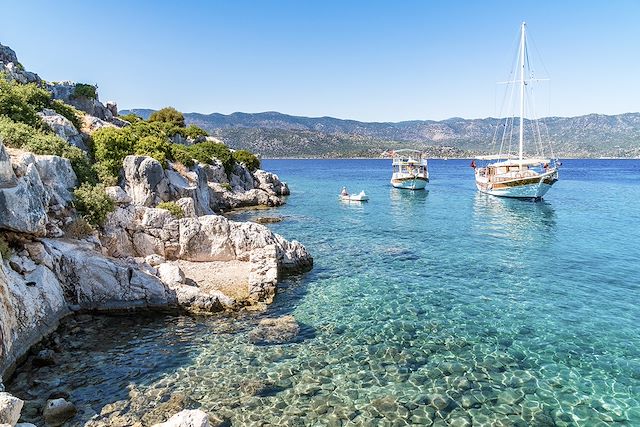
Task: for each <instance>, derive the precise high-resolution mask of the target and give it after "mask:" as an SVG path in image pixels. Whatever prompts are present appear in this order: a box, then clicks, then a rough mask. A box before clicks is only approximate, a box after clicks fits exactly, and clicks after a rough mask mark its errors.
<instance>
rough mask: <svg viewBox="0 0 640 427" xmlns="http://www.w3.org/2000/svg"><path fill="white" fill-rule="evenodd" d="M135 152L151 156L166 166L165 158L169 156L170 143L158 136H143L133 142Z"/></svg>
mask: <svg viewBox="0 0 640 427" xmlns="http://www.w3.org/2000/svg"><path fill="white" fill-rule="evenodd" d="M134 149H135V154H137V155H139V156H149V157H153V158H154V159H156V160H157V161H159V162H160V163H161V164H162V167H163V168H166V167H167V158H171V144H170V143H169V142H167V141H166V139H163V138H160V137H158V136H145V137H144V138H142V139H140V140H139V141H137V142H136V143H135V144H134Z"/></svg>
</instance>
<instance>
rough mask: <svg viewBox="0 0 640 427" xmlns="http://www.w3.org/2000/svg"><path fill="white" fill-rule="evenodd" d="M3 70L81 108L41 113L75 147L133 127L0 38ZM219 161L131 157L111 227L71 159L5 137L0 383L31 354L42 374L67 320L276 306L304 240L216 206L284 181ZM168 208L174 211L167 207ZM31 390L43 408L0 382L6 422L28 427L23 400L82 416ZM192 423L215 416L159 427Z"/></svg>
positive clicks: (253, 201)
mask: <svg viewBox="0 0 640 427" xmlns="http://www.w3.org/2000/svg"><path fill="white" fill-rule="evenodd" d="M0 71H2V72H4V73H5V75H7V76H8V78H9V79H12V80H13V81H16V82H18V83H20V84H27V83H31V84H36V85H40V86H46V87H47V89H48V90H49V92H50V93H51V94H52V96H53V98H54V99H56V100H60V101H62V102H65V103H69V104H72V105H73V106H74V107H75V108H77V109H79V110H81V111H82V112H83V127H82V129H79V128H77V127H76V126H74V124H73V123H72V122H71V121H69V120H68V119H67V118H65V117H64V116H62V115H61V114H58V113H56V112H55V111H53V110H51V109H44V110H43V111H42V112H41V113H39V117H40V119H41V120H42V122H43V123H44V124H45V125H46V126H48V127H49V128H50V129H51V130H52V131H53V132H54V133H55V134H56V135H57V136H58V137H60V138H61V139H63V140H64V141H66V142H67V143H68V144H70V145H71V146H74V147H78V148H80V149H81V150H87V149H88V145H89V144H88V142H89V141H90V139H91V132H93V131H95V130H97V129H100V128H104V127H113V128H119V127H123V126H128V125H129V123H128V122H126V121H124V120H122V119H120V118H119V117H118V116H117V106H116V104H115V103H107V105H106V106H105V105H103V104H102V103H101V102H100V101H99V100H98V98H97V95H96V96H95V98H94V99H88V98H86V97H85V98H77V97H74V93H73V89H74V88H77V85H76V84H75V83H71V82H63V83H47V84H46V85H45V83H44V82H43V81H42V80H41V79H40V77H39V76H38V75H37V74H35V73H31V72H27V71H24V68H23V67H22V66H21V65H20V64H19V63H18V62H17V58H16V57H15V53H14V52H13V51H12V50H11V49H9V48H6V47H5V46H2V45H0ZM175 137H176V138H178V139H180V138H182V137H181V136H180V135H179V134H176V135H175ZM183 139H184V138H183ZM178 143H185V144H192V143H194V142H193V141H189V140H184V141H182V140H181V141H178ZM217 143H219V141H218V142H216V144H217ZM211 160H212V159H209V161H208V163H206V164H205V163H201V162H195V163H194V164H193V165H190V166H185V165H184V164H182V163H179V162H173V161H168V162H166V163H165V164H163V163H161V162H160V161H158V160H156V159H155V158H153V157H149V156H145V155H128V156H126V157H124V161H123V163H122V167H121V168H120V171H121V172H120V176H119V179H118V185H115V186H108V187H106V188H105V189H104V192H105V193H106V195H107V196H108V198H109V199H110V200H111V202H110V203H111V204H112V205H113V206H114V209H113V211H112V212H110V213H108V215H107V216H106V221H104V223H103V224H101V225H100V226H99V227H97V228H91V227H88V225H86V223H83V221H82V217H81V215H80V214H79V212H77V210H76V206H75V198H74V193H73V189H74V188H76V187H77V186H78V184H79V179H78V177H77V176H76V173H75V172H74V168H73V167H72V163H71V161H70V160H68V159H67V158H63V157H60V156H55V155H35V154H33V153H31V152H28V151H26V150H23V149H19V148H9V147H5V145H4V144H3V143H2V141H1V140H0V240H1V242H0V243H2V251H0V376H1V378H2V379H3V380H7V378H8V377H9V376H11V375H12V373H13V372H14V371H15V368H16V366H17V365H18V364H20V363H21V362H24V361H25V360H26V361H27V364H28V365H29V366H33V367H34V368H38V369H40V368H43V367H47V366H50V365H52V364H55V359H56V357H57V353H58V352H59V351H61V350H60V348H58V347H57V346H56V343H55V339H56V338H55V335H51V334H52V333H53V332H54V331H56V329H57V328H58V327H59V325H60V323H61V322H62V321H63V320H64V319H66V318H69V316H70V315H75V317H73V319H78V316H79V315H82V313H93V312H113V311H117V312H121V311H133V310H153V311H164V310H171V311H180V312H186V313H191V314H198V315H201V314H213V313H223V312H230V311H238V310H263V309H264V308H265V307H266V305H267V304H269V303H271V302H272V301H273V298H274V296H275V294H276V292H277V287H278V281H279V279H280V277H281V276H282V275H287V274H298V273H302V272H305V271H308V270H309V269H311V267H312V265H313V258H312V257H311V255H310V254H309V252H308V251H307V250H306V249H305V247H304V246H303V245H302V244H300V243H299V242H297V241H295V240H292V241H288V240H285V239H284V238H283V237H282V236H280V235H278V234H275V233H273V232H271V231H270V230H269V229H268V228H267V227H265V226H264V225H260V224H256V223H248V222H247V223H244V222H235V221H231V220H228V219H227V218H225V217H223V216H221V215H219V213H221V212H223V211H228V210H231V209H235V208H242V207H245V208H246V207H256V206H266V207H272V206H278V205H281V204H283V203H284V196H287V195H288V194H289V188H288V186H287V184H286V183H284V182H281V181H280V179H279V178H278V176H276V175H274V174H272V173H269V172H267V171H264V170H260V169H257V170H255V169H250V168H249V167H248V166H246V165H245V164H243V163H234V164H233V167H232V168H231V169H229V168H228V165H223V163H222V162H221V161H217V160H215V158H214V159H213V161H211ZM102 197H104V194H103V195H102ZM163 203H165V204H168V205H170V207H171V208H174V207H175V209H177V211H175V209H174V210H171V209H168V208H162V206H163ZM73 319H72V320H71V322H72V323H73V322H76V321H77V320H73ZM35 386H36V384H29V387H35ZM36 388H37V387H36ZM28 397H30V398H31V399H32V400H36V401H37V403H35V404H34V402H30V401H29V400H30V399H27V401H23V400H21V399H18V398H16V397H14V396H12V395H10V394H8V393H6V392H4V386H3V385H2V382H0V425H7V424H8V425H10V426H14V425H18V426H21V427H27V426H29V425H30V424H24V423H22V424H20V423H18V421H19V419H20V413H21V410H22V407H23V405H26V407H28V408H29V411H30V412H29V415H28V418H29V419H43V420H44V421H45V423H46V425H49V426H57V425H63V424H64V423H65V422H66V420H68V419H69V418H71V417H73V415H74V414H75V411H76V408H75V407H74V405H73V403H72V402H68V401H67V400H65V399H67V398H68V394H66V395H65V393H62V394H60V395H56V394H55V393H54V394H53V395H50V396H44V400H43V396H37V397H35V396H28ZM34 408H35V409H34ZM33 411H35V412H36V413H37V416H34V413H33ZM170 415H173V414H170ZM39 417H41V418H39ZM158 421H165V420H158ZM17 423H18V424H17ZM184 423H191V424H188V425H198V426H204V425H208V423H209V421H208V417H207V415H206V414H203V413H198V412H193V411H191V412H186V413H181V414H180V415H178V416H177V418H172V419H171V420H169V421H167V423H165V424H162V425H166V426H177V425H187V424H184Z"/></svg>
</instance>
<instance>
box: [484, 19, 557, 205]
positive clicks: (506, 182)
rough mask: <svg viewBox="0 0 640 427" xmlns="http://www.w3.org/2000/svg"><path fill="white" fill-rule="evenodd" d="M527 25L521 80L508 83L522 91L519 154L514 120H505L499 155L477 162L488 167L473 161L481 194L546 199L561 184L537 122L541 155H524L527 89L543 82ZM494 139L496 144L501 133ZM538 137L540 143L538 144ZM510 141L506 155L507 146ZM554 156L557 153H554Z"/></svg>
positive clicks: (522, 38) (533, 122) (535, 130)
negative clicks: (536, 74)
mask: <svg viewBox="0 0 640 427" xmlns="http://www.w3.org/2000/svg"><path fill="white" fill-rule="evenodd" d="M525 31H526V23H524V22H523V23H522V26H521V28H520V47H519V51H518V57H519V59H518V62H517V69H518V71H519V74H520V76H519V79H518V80H512V81H509V82H505V83H510V84H517V85H519V89H520V91H519V92H520V100H519V101H520V102H519V104H520V126H519V129H518V154H517V155H515V154H512V153H511V152H510V151H511V150H510V148H511V135H512V134H513V131H514V122H515V120H514V118H513V117H508V118H506V119H505V123H504V125H502V124H501V127H502V126H503V127H502V129H503V132H502V140H501V144H500V150H499V152H498V154H496V155H491V156H478V157H476V160H480V161H489V162H490V163H488V164H487V165H486V166H484V167H477V166H476V162H475V160H473V161H472V162H471V167H473V168H474V171H475V178H476V187H477V188H478V190H479V191H481V192H483V193H486V194H491V195H493V196H501V197H514V198H522V199H536V200H539V199H542V197H543V196H544V195H545V194H546V193H547V191H549V189H550V188H551V186H552V185H553V184H555V183H556V181H558V168H559V166H560V163H559V162H558V161H557V160H553V161H551V160H550V159H548V158H545V157H544V150H543V147H542V132H541V130H540V125H539V123H538V122H537V121H536V120H528V121H529V122H530V124H531V130H532V134H533V140H534V142H536V143H537V144H538V147H537V148H538V155H536V156H533V157H527V156H525V154H524V145H525V140H524V139H525V138H524V137H525V113H526V112H525V102H526V100H525V96H526V95H527V86H528V84H529V83H530V82H532V81H536V80H540V79H534V78H532V77H531V76H527V74H528V73H529V74H530V70H529V61H528V55H527V38H526V33H525ZM495 135H496V136H494V145H495V144H496V137H497V135H498V130H496V133H495ZM536 138H537V141H536ZM507 142H508V147H507V150H506V152H504V151H503V150H504V148H505V144H506V143H507ZM552 154H553V153H552Z"/></svg>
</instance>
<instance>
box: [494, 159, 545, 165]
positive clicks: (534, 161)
mask: <svg viewBox="0 0 640 427" xmlns="http://www.w3.org/2000/svg"><path fill="white" fill-rule="evenodd" d="M550 162H551V161H550V160H549V159H542V158H531V159H522V160H518V159H509V160H505V161H504V162H500V163H494V164H492V165H491V166H493V167H500V166H535V165H542V164H545V163H550Z"/></svg>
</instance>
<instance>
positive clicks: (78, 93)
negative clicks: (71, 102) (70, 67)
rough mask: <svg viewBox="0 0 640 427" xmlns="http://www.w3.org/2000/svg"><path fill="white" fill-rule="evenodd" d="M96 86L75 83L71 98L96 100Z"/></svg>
mask: <svg viewBox="0 0 640 427" xmlns="http://www.w3.org/2000/svg"><path fill="white" fill-rule="evenodd" d="M96 89H97V86H94V85H88V84H86V83H76V87H75V88H74V89H73V97H74V98H82V97H84V98H89V99H96V98H98V93H97V92H96Z"/></svg>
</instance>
